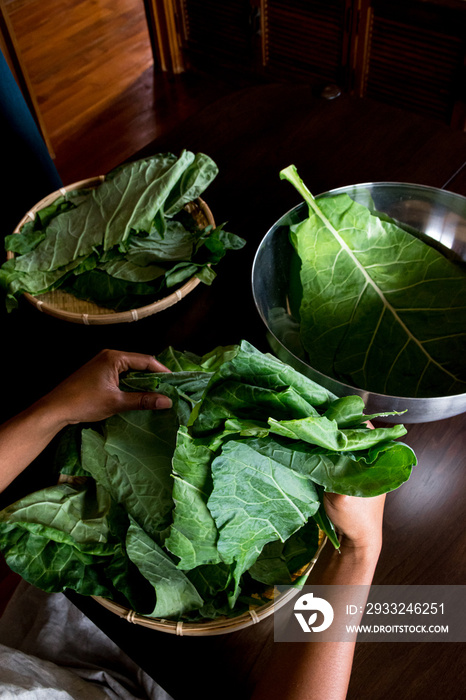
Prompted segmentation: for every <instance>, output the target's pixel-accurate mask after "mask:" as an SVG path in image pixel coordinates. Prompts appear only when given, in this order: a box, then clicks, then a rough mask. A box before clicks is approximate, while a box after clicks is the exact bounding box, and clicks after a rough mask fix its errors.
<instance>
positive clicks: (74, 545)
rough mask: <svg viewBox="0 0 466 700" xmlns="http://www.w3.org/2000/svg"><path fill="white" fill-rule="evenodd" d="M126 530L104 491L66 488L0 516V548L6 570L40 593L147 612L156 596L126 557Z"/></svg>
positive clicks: (25, 500) (47, 491) (21, 503)
mask: <svg viewBox="0 0 466 700" xmlns="http://www.w3.org/2000/svg"><path fill="white" fill-rule="evenodd" d="M126 528H127V516H126V515H125V514H124V512H123V511H122V510H121V509H120V508H119V507H118V506H115V504H114V503H113V502H112V500H111V499H110V497H109V495H108V494H107V493H106V492H105V489H104V488H103V487H101V486H97V487H96V485H95V484H94V483H93V482H92V481H90V482H89V481H88V482H86V483H84V484H80V485H72V486H71V485H69V484H62V485H58V486H52V487H49V488H47V489H43V490H42V491H37V492H35V493H33V494H30V495H28V496H26V497H25V498H23V499H21V500H20V501H18V502H17V503H14V504H12V505H11V506H9V507H8V508H6V509H5V510H3V511H2V512H1V513H0V547H1V549H2V552H3V554H4V556H5V559H6V562H7V563H8V566H9V567H10V568H11V569H12V570H13V571H16V572H17V573H19V574H20V575H21V576H22V577H23V578H24V579H25V580H26V581H28V582H29V583H31V584H33V585H34V586H37V587H38V588H41V589H42V590H45V591H49V592H52V591H64V590H65V589H66V588H70V589H73V590H75V591H77V592H78V593H81V594H83V595H100V596H104V597H107V598H110V599H111V600H116V601H118V602H123V603H125V604H128V602H129V604H130V605H131V606H132V607H134V608H136V609H138V610H140V611H141V612H145V611H146V610H147V606H148V605H149V606H150V603H151V597H152V592H151V588H150V587H149V586H148V585H147V584H146V582H145V580H144V578H143V577H142V576H141V575H140V573H139V572H138V570H137V569H136V568H135V567H134V566H133V565H132V564H131V562H130V561H129V559H128V557H127V556H126V552H125V550H124V546H123V541H124V536H125V532H126ZM122 596H123V597H122Z"/></svg>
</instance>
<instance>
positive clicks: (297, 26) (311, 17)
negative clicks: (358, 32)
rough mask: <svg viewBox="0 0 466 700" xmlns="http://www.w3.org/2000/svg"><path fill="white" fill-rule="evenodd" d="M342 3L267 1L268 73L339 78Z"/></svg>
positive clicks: (342, 21)
mask: <svg viewBox="0 0 466 700" xmlns="http://www.w3.org/2000/svg"><path fill="white" fill-rule="evenodd" d="M344 20H345V3H344V2H343V1H342V0H332V1H331V2H324V1H323V0H313V1H312V2H304V1H303V0H293V1H292V2H287V3H283V2H279V1H278V0H269V1H268V2H267V3H266V36H265V42H266V50H265V55H266V66H267V70H268V72H271V73H278V74H284V75H286V76H291V77H292V76H303V77H305V76H308V77H316V78H321V79H323V80H330V81H338V79H339V78H340V76H341V70H342V64H343V62H344V61H343V58H342V47H343V34H344Z"/></svg>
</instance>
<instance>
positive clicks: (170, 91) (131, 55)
mask: <svg viewBox="0 0 466 700" xmlns="http://www.w3.org/2000/svg"><path fill="white" fill-rule="evenodd" d="M6 5H7V9H8V12H9V17H10V20H11V22H12V25H13V29H14V32H15V35H16V39H17V42H18V44H19V47H20V51H21V54H22V57H23V60H24V63H25V66H26V69H27V71H28V74H29V77H30V79H31V82H32V84H33V87H34V91H35V94H36V98H37V101H38V103H39V108H40V112H41V115H42V118H43V121H44V124H45V128H46V130H47V134H48V137H49V139H50V142H51V145H52V148H53V151H54V156H55V163H56V165H57V168H58V170H59V172H60V175H61V177H62V180H63V182H64V184H69V183H71V182H74V181H76V180H79V179H82V178H85V177H91V176H93V175H98V174H100V173H105V172H107V171H108V170H110V169H111V168H113V167H114V166H116V165H118V164H119V163H120V162H121V161H122V160H125V159H127V158H129V157H131V156H132V155H133V154H134V153H136V152H137V151H138V150H139V149H140V148H142V147H143V146H145V145H146V144H147V143H149V142H150V141H151V140H153V139H154V138H156V137H157V136H159V135H161V134H162V133H164V132H166V131H167V130H168V129H170V128H171V127H172V126H174V125H175V124H176V123H178V122H179V121H181V120H184V119H185V118H187V117H189V116H190V115H191V114H193V112H196V111H197V110H198V109H199V108H200V107H201V106H204V105H205V104H208V103H209V102H211V101H213V100H215V99H216V98H217V97H218V96H220V95H221V94H225V93H226V92H229V91H231V90H232V89H235V86H233V85H229V84H226V83H223V82H222V81H220V80H215V79H212V78H208V77H206V76H202V75H199V74H183V75H181V76H175V77H168V76H167V75H166V74H162V73H158V72H155V71H154V67H153V56H152V51H151V46H150V39H149V32H148V27H147V23H146V18H145V12H144V5H143V0H9V1H8V2H7V3H6Z"/></svg>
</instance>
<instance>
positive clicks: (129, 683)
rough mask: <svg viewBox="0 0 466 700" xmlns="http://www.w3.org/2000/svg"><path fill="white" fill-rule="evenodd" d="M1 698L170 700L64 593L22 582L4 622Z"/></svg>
mask: <svg viewBox="0 0 466 700" xmlns="http://www.w3.org/2000/svg"><path fill="white" fill-rule="evenodd" d="M0 698H2V700H9V698H12V699H13V698H14V699H15V700H17V699H18V698H19V699H20V700H108V699H109V698H110V700H135V699H137V700H142V699H148V700H172V698H171V697H170V695H168V693H166V692H165V691H164V690H163V689H162V688H161V687H160V686H159V685H158V684H157V683H156V682H155V681H154V680H153V679H152V678H150V676H148V675H147V674H146V673H144V671H143V670H142V669H141V668H139V666H137V665H136V664H135V663H134V662H133V661H132V660H131V659H130V658H129V657H128V656H127V655H126V654H124V652H122V651H121V649H120V648H119V647H118V646H117V645H116V644H114V643H113V642H112V641H111V640H110V639H109V638H108V637H107V636H106V635H105V634H104V633H103V632H102V631H101V630H100V629H99V628H98V627H96V625H94V623H93V622H91V620H89V619H88V618H87V617H86V616H85V615H84V614H83V613H82V612H81V611H80V610H78V609H77V608H76V607H75V606H74V605H73V604H72V603H70V602H69V600H68V599H67V598H66V597H65V596H64V595H63V594H62V593H45V592H44V591H41V590H39V589H37V588H35V587H33V586H30V585H29V584H28V583H26V582H24V581H23V582H21V583H20V584H19V586H18V588H17V589H16V591H15V593H14V595H13V597H12V599H11V601H10V602H9V604H8V606H7V608H6V610H5V612H4V613H3V615H2V617H1V618H0Z"/></svg>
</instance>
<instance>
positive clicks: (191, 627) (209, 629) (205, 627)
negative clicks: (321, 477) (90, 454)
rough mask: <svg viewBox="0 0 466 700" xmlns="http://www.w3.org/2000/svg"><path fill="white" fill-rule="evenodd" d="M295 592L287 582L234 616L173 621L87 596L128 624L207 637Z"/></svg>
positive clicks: (240, 624)
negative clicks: (274, 593)
mask: <svg viewBox="0 0 466 700" xmlns="http://www.w3.org/2000/svg"><path fill="white" fill-rule="evenodd" d="M326 542H327V537H326V536H324V537H323V539H322V541H321V542H320V543H319V546H318V548H317V550H316V552H315V554H314V556H313V558H312V559H311V561H310V562H309V563H308V564H307V566H306V567H305V569H304V571H303V572H302V574H301V575H302V576H308V575H309V574H310V573H311V571H312V569H313V568H314V566H315V564H316V562H317V560H318V558H319V556H320V554H321V552H322V549H323V548H324V546H325V544H326ZM299 592H300V589H299V588H298V587H293V586H290V588H289V589H287V590H286V591H283V592H282V593H280V594H279V595H278V596H277V597H276V598H274V599H273V600H270V601H269V602H268V603H264V604H263V605H258V606H257V607H256V608H251V609H250V610H248V611H247V612H245V613H242V614H241V615H238V616H237V617H224V618H219V619H214V620H210V619H207V618H206V619H205V620H204V621H201V622H185V621H182V620H179V621H176V620H165V619H163V618H152V617H148V616H146V615H140V614H139V613H137V612H135V611H134V610H131V609H129V608H126V607H124V606H123V605H120V604H119V603H115V602H114V601H111V600H108V599H107V598H102V597H101V596H91V597H92V598H93V599H94V600H95V601H96V602H97V603H99V604H100V605H102V606H103V607H104V608H106V609H107V610H109V611H110V612H112V613H114V614H115V615H118V616H119V617H120V618H123V619H124V620H126V621H127V622H130V623H132V624H136V625H140V626H142V627H147V628H149V629H152V630H157V631H159V632H167V633H168V634H174V635H176V636H178V637H188V636H191V637H207V636H213V635H219V634H228V633H231V632H237V631H238V630H241V629H244V628H246V627H250V626H251V625H255V624H258V623H259V622H261V621H262V620H264V619H266V618H267V617H269V616H270V615H272V614H273V613H274V612H275V610H278V609H279V608H281V607H283V605H285V604H286V603H287V602H288V601H289V600H292V598H294V597H295V596H296V595H298V593H299Z"/></svg>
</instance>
